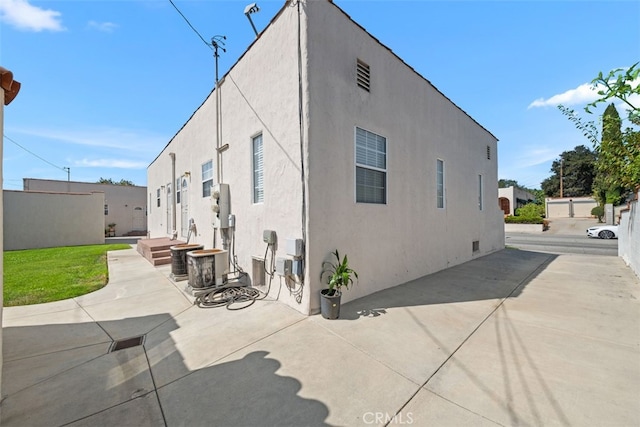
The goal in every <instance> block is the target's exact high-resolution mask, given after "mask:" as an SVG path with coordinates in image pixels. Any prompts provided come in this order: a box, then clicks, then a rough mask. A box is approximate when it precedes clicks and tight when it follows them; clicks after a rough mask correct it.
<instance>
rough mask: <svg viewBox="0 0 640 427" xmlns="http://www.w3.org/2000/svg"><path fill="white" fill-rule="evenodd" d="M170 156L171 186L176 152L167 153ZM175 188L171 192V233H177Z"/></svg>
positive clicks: (173, 180)
mask: <svg viewBox="0 0 640 427" xmlns="http://www.w3.org/2000/svg"><path fill="white" fill-rule="evenodd" d="M169 156H170V157H171V187H175V185H176V153H169ZM176 190H177V188H174V189H173V191H172V192H171V230H172V231H173V234H174V235H175V234H177V228H176Z"/></svg>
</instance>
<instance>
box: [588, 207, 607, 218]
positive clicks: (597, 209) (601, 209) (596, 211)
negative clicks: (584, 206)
mask: <svg viewBox="0 0 640 427" xmlns="http://www.w3.org/2000/svg"><path fill="white" fill-rule="evenodd" d="M591 215H593V216H597V217H598V222H602V218H603V217H604V206H596V207H595V208H593V209H591Z"/></svg>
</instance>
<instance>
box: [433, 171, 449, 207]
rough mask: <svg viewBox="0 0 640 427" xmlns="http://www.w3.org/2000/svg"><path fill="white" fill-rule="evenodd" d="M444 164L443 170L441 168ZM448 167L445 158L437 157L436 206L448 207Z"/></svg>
mask: <svg viewBox="0 0 640 427" xmlns="http://www.w3.org/2000/svg"><path fill="white" fill-rule="evenodd" d="M440 165H442V170H440ZM445 171H446V167H445V163H444V160H442V159H436V207H437V208H438V209H446V207H447V192H446V188H447V187H446V173H445Z"/></svg>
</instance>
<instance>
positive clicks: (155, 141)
mask: <svg viewBox="0 0 640 427" xmlns="http://www.w3.org/2000/svg"><path fill="white" fill-rule="evenodd" d="M12 130H13V132H19V133H22V134H25V135H32V136H38V137H41V138H46V139H53V140H56V141H60V142H63V143H67V144H76V145H83V146H87V147H96V148H108V149H117V150H120V151H122V152H136V153H143V154H145V155H155V154H157V152H159V151H160V150H161V149H162V148H163V147H164V146H165V144H166V143H167V141H168V139H167V138H166V137H163V136H160V135H155V134H151V133H148V132H145V131H138V130H130V129H121V128H107V127H97V128H87V129H73V130H68V129H18V128H14V129H12Z"/></svg>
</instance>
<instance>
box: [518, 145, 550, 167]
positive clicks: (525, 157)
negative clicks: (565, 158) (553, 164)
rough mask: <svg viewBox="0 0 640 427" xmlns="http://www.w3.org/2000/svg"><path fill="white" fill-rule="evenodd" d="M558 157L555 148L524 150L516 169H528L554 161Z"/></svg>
mask: <svg viewBox="0 0 640 427" xmlns="http://www.w3.org/2000/svg"><path fill="white" fill-rule="evenodd" d="M558 155H559V153H558V149H557V148H551V147H543V148H535V149H531V150H526V151H525V152H524V153H523V154H522V155H521V156H519V158H518V161H517V164H518V167H521V168H528V167H531V166H537V165H541V164H544V163H547V162H550V161H552V160H555V159H556V158H557V157H558Z"/></svg>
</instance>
